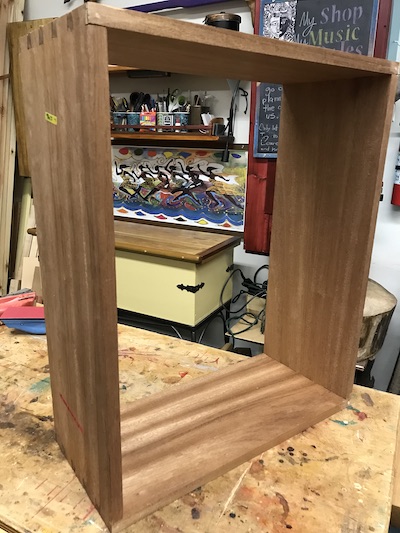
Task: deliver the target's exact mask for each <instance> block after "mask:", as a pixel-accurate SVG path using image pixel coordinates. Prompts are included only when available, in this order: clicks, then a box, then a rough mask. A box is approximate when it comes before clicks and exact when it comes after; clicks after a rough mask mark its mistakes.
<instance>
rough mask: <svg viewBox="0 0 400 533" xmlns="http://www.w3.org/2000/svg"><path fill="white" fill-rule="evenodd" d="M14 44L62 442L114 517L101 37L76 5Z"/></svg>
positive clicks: (109, 214)
mask: <svg viewBox="0 0 400 533" xmlns="http://www.w3.org/2000/svg"><path fill="white" fill-rule="evenodd" d="M81 14H82V11H81ZM20 42H21V69H22V88H23V96H24V100H25V102H24V104H25V117H26V122H27V130H28V131H27V133H28V143H27V144H28V157H29V165H30V170H31V174H32V182H33V193H34V203H35V208H36V215H37V229H38V239H39V249H40V264H41V269H42V279H43V291H44V302H45V314H46V327H47V337H48V351H49V361H50V375H51V387H52V395H53V405H54V418H55V420H54V422H55V429H56V434H57V440H58V442H59V444H60V447H61V449H62V450H63V452H64V454H65V456H66V457H67V459H68V460H69V462H70V464H71V465H72V467H73V468H74V470H75V472H76V474H77V476H78V477H79V479H80V481H81V482H82V484H83V486H84V487H85V489H86V490H87V492H88V495H89V496H90V498H91V499H92V501H93V503H94V504H95V506H96V507H97V508H98V509H99V512H100V514H101V515H102V517H103V519H104V520H105V522H106V523H107V524H108V525H110V524H111V523H112V522H113V521H115V520H117V519H118V518H120V517H121V514H122V474H121V437H120V412H119V409H120V408H119V380H118V342H117V311H116V291H115V265H114V225H113V211H112V183H111V176H110V169H111V151H110V138H109V119H108V113H107V110H108V104H109V103H108V99H109V94H108V72H107V35H106V30H105V29H104V28H101V27H89V26H86V25H85V24H84V22H83V21H81V20H80V17H79V15H77V14H76V12H74V13H71V14H70V15H68V16H67V17H63V18H62V19H60V20H58V21H56V22H52V23H50V24H48V25H47V26H45V27H43V28H41V29H40V30H38V31H36V32H34V33H32V34H30V35H29V36H27V37H26V38H22V39H21V41H20Z"/></svg>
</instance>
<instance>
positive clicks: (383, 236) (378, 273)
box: [370, 0, 400, 390]
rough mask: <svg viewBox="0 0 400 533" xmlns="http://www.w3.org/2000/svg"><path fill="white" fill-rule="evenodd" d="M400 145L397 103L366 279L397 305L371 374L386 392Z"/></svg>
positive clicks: (397, 25)
mask: <svg viewBox="0 0 400 533" xmlns="http://www.w3.org/2000/svg"><path fill="white" fill-rule="evenodd" d="M399 42H400V0H393V11H392V21H391V28H390V36H389V43H388V57H389V59H391V60H394V61H400V47H399ZM399 144H400V101H399V102H397V103H396V105H395V113H394V115H393V121H392V128H391V132H390V139H389V146H388V151H387V156H386V164H385V172H384V177H383V179H384V191H383V192H384V199H383V202H381V203H380V206H379V213H378V221H377V226H376V232H375V240H374V249H373V253H372V261H371V270H370V277H371V278H373V279H374V280H376V281H377V282H378V283H380V284H381V285H383V286H384V287H385V288H386V289H387V290H388V291H390V292H391V293H392V294H394V295H395V296H396V298H397V300H398V302H399V303H398V305H397V308H396V310H395V313H394V315H393V318H392V321H391V323H390V326H389V331H388V334H387V336H386V339H385V343H384V345H383V347H382V349H381V350H380V352H379V354H378V356H377V358H376V361H375V364H374V367H373V372H372V375H373V376H374V377H375V380H376V381H375V387H376V388H379V389H382V390H386V389H387V386H388V384H389V381H390V377H391V375H392V371H393V368H394V365H395V363H396V360H397V357H398V354H399V349H400V207H397V206H394V205H392V204H391V202H390V200H391V196H392V189H393V179H394V168H395V165H396V158H397V152H398V150H399Z"/></svg>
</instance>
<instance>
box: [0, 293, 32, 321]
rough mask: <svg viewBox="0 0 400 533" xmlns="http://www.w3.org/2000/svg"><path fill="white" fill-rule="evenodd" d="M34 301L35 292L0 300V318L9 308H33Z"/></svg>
mask: <svg viewBox="0 0 400 533" xmlns="http://www.w3.org/2000/svg"><path fill="white" fill-rule="evenodd" d="M35 299H36V292H26V293H24V294H18V295H14V296H5V297H4V298H0V317H1V316H2V315H3V313H4V312H5V311H6V310H7V309H9V308H16V307H29V306H33V304H34V303H35Z"/></svg>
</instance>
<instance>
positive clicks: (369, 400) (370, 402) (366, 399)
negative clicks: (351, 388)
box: [361, 392, 375, 407]
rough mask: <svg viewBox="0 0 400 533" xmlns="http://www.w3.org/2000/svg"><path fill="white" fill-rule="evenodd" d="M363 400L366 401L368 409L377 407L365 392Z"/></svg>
mask: <svg viewBox="0 0 400 533" xmlns="http://www.w3.org/2000/svg"><path fill="white" fill-rule="evenodd" d="M361 398H362V399H363V400H364V403H365V405H368V407H372V406H373V405H375V404H374V400H373V399H372V398H371V396H370V395H369V394H368V392H363V393H362V394H361Z"/></svg>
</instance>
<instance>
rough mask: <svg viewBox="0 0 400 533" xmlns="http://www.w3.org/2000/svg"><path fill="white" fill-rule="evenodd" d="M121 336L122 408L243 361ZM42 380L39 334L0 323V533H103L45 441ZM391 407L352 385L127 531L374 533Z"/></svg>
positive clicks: (47, 401)
mask: <svg viewBox="0 0 400 533" xmlns="http://www.w3.org/2000/svg"><path fill="white" fill-rule="evenodd" d="M118 340H119V361H120V370H121V374H120V383H119V392H120V397H121V405H122V406H123V407H125V406H127V405H128V404H129V403H131V402H132V401H133V400H136V399H138V398H140V397H143V396H149V395H150V394H153V393H155V392H159V391H161V390H168V389H170V388H171V387H173V386H176V387H178V388H179V386H180V385H182V384H184V383H185V382H187V381H188V382H190V381H192V380H193V379H194V378H196V377H198V376H201V375H205V374H208V373H213V372H215V371H216V370H217V369H219V368H223V367H226V366H227V365H232V364H233V363H235V362H237V361H242V360H244V359H245V358H244V357H243V356H238V355H236V354H232V353H228V352H222V351H220V350H216V349H213V348H209V347H207V346H202V345H199V344H192V343H189V342H185V341H181V340H179V339H174V338H171V337H165V336H162V335H158V334H156V333H151V332H147V331H143V330H138V329H135V328H129V327H126V326H119V328H118ZM49 381H50V378H49V368H48V364H47V343H46V339H45V337H38V336H36V337H35V336H30V335H25V334H18V333H14V332H12V331H10V330H8V329H6V328H5V327H0V395H1V403H2V406H1V407H2V412H1V415H0V427H1V432H0V454H1V457H2V461H1V464H0V530H1V527H2V526H3V527H4V529H5V530H6V531H11V532H14V531H16V532H18V533H24V532H25V531H40V532H46V533H98V532H99V531H103V532H105V531H106V527H105V525H104V523H103V521H102V520H101V518H100V516H99V514H98V513H97V511H96V510H95V509H94V508H93V505H92V503H91V502H90V500H89V498H88V497H87V495H86V494H85V491H84V490H83V489H82V487H81V485H80V483H79V481H78V479H77V478H76V477H75V475H74V473H73V471H72V469H71V468H70V466H69V465H68V462H67V461H66V460H65V458H64V457H63V455H62V454H61V453H60V450H59V448H58V446H57V445H56V443H55V441H54V428H53V422H52V416H53V412H52V404H51V392H50V383H49ZM399 411H400V398H399V397H397V396H392V395H389V394H385V393H381V392H378V391H374V390H370V389H364V388H362V387H355V389H354V391H353V393H352V396H351V398H350V401H349V404H348V406H347V408H346V409H344V410H343V411H341V412H339V413H337V414H336V415H335V416H332V417H331V418H330V419H328V420H326V421H324V422H321V423H320V424H318V425H316V426H315V427H313V428H311V429H309V430H308V431H305V432H303V433H302V434H300V435H298V436H297V437H294V438H292V439H290V440H288V441H286V442H283V443H282V444H281V445H279V446H276V447H275V448H273V449H271V450H269V451H268V452H266V453H264V454H262V455H261V456H259V457H256V458H254V459H253V460H252V461H250V462H246V463H244V464H243V465H241V466H240V467H238V468H236V469H234V470H232V471H231V472H229V473H227V474H225V475H224V476H221V477H219V478H218V479H216V480H214V481H212V482H211V483H208V484H206V485H204V486H201V487H199V488H198V489H197V490H194V491H192V492H190V493H188V494H187V495H185V496H183V497H182V498H180V499H178V500H176V501H175V502H174V503H172V504H170V505H168V506H166V507H164V508H163V509H161V510H159V511H158V512H156V513H154V514H152V515H150V516H149V517H147V518H145V519H144V520H141V521H140V522H138V523H137V524H135V525H134V526H131V527H130V528H128V529H127V533H159V532H162V531H165V532H168V533H195V532H201V533H228V532H231V531H235V533H248V532H249V531H254V532H258V531H270V532H271V533H283V532H285V533H286V532H287V531H288V529H287V526H291V531H293V532H294V533H304V532H307V533H320V532H321V531H326V532H327V533H336V532H341V533H352V532H355V531H362V532H368V533H369V532H376V533H378V532H382V533H383V532H385V531H386V530H387V527H388V521H389V516H390V504H391V502H390V497H391V487H392V475H393V468H392V465H393V455H394V449H395V441H396V428H397V421H398V419H399ZM160 481H161V480H160ZM156 490H157V489H156ZM5 526H7V527H5Z"/></svg>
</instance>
